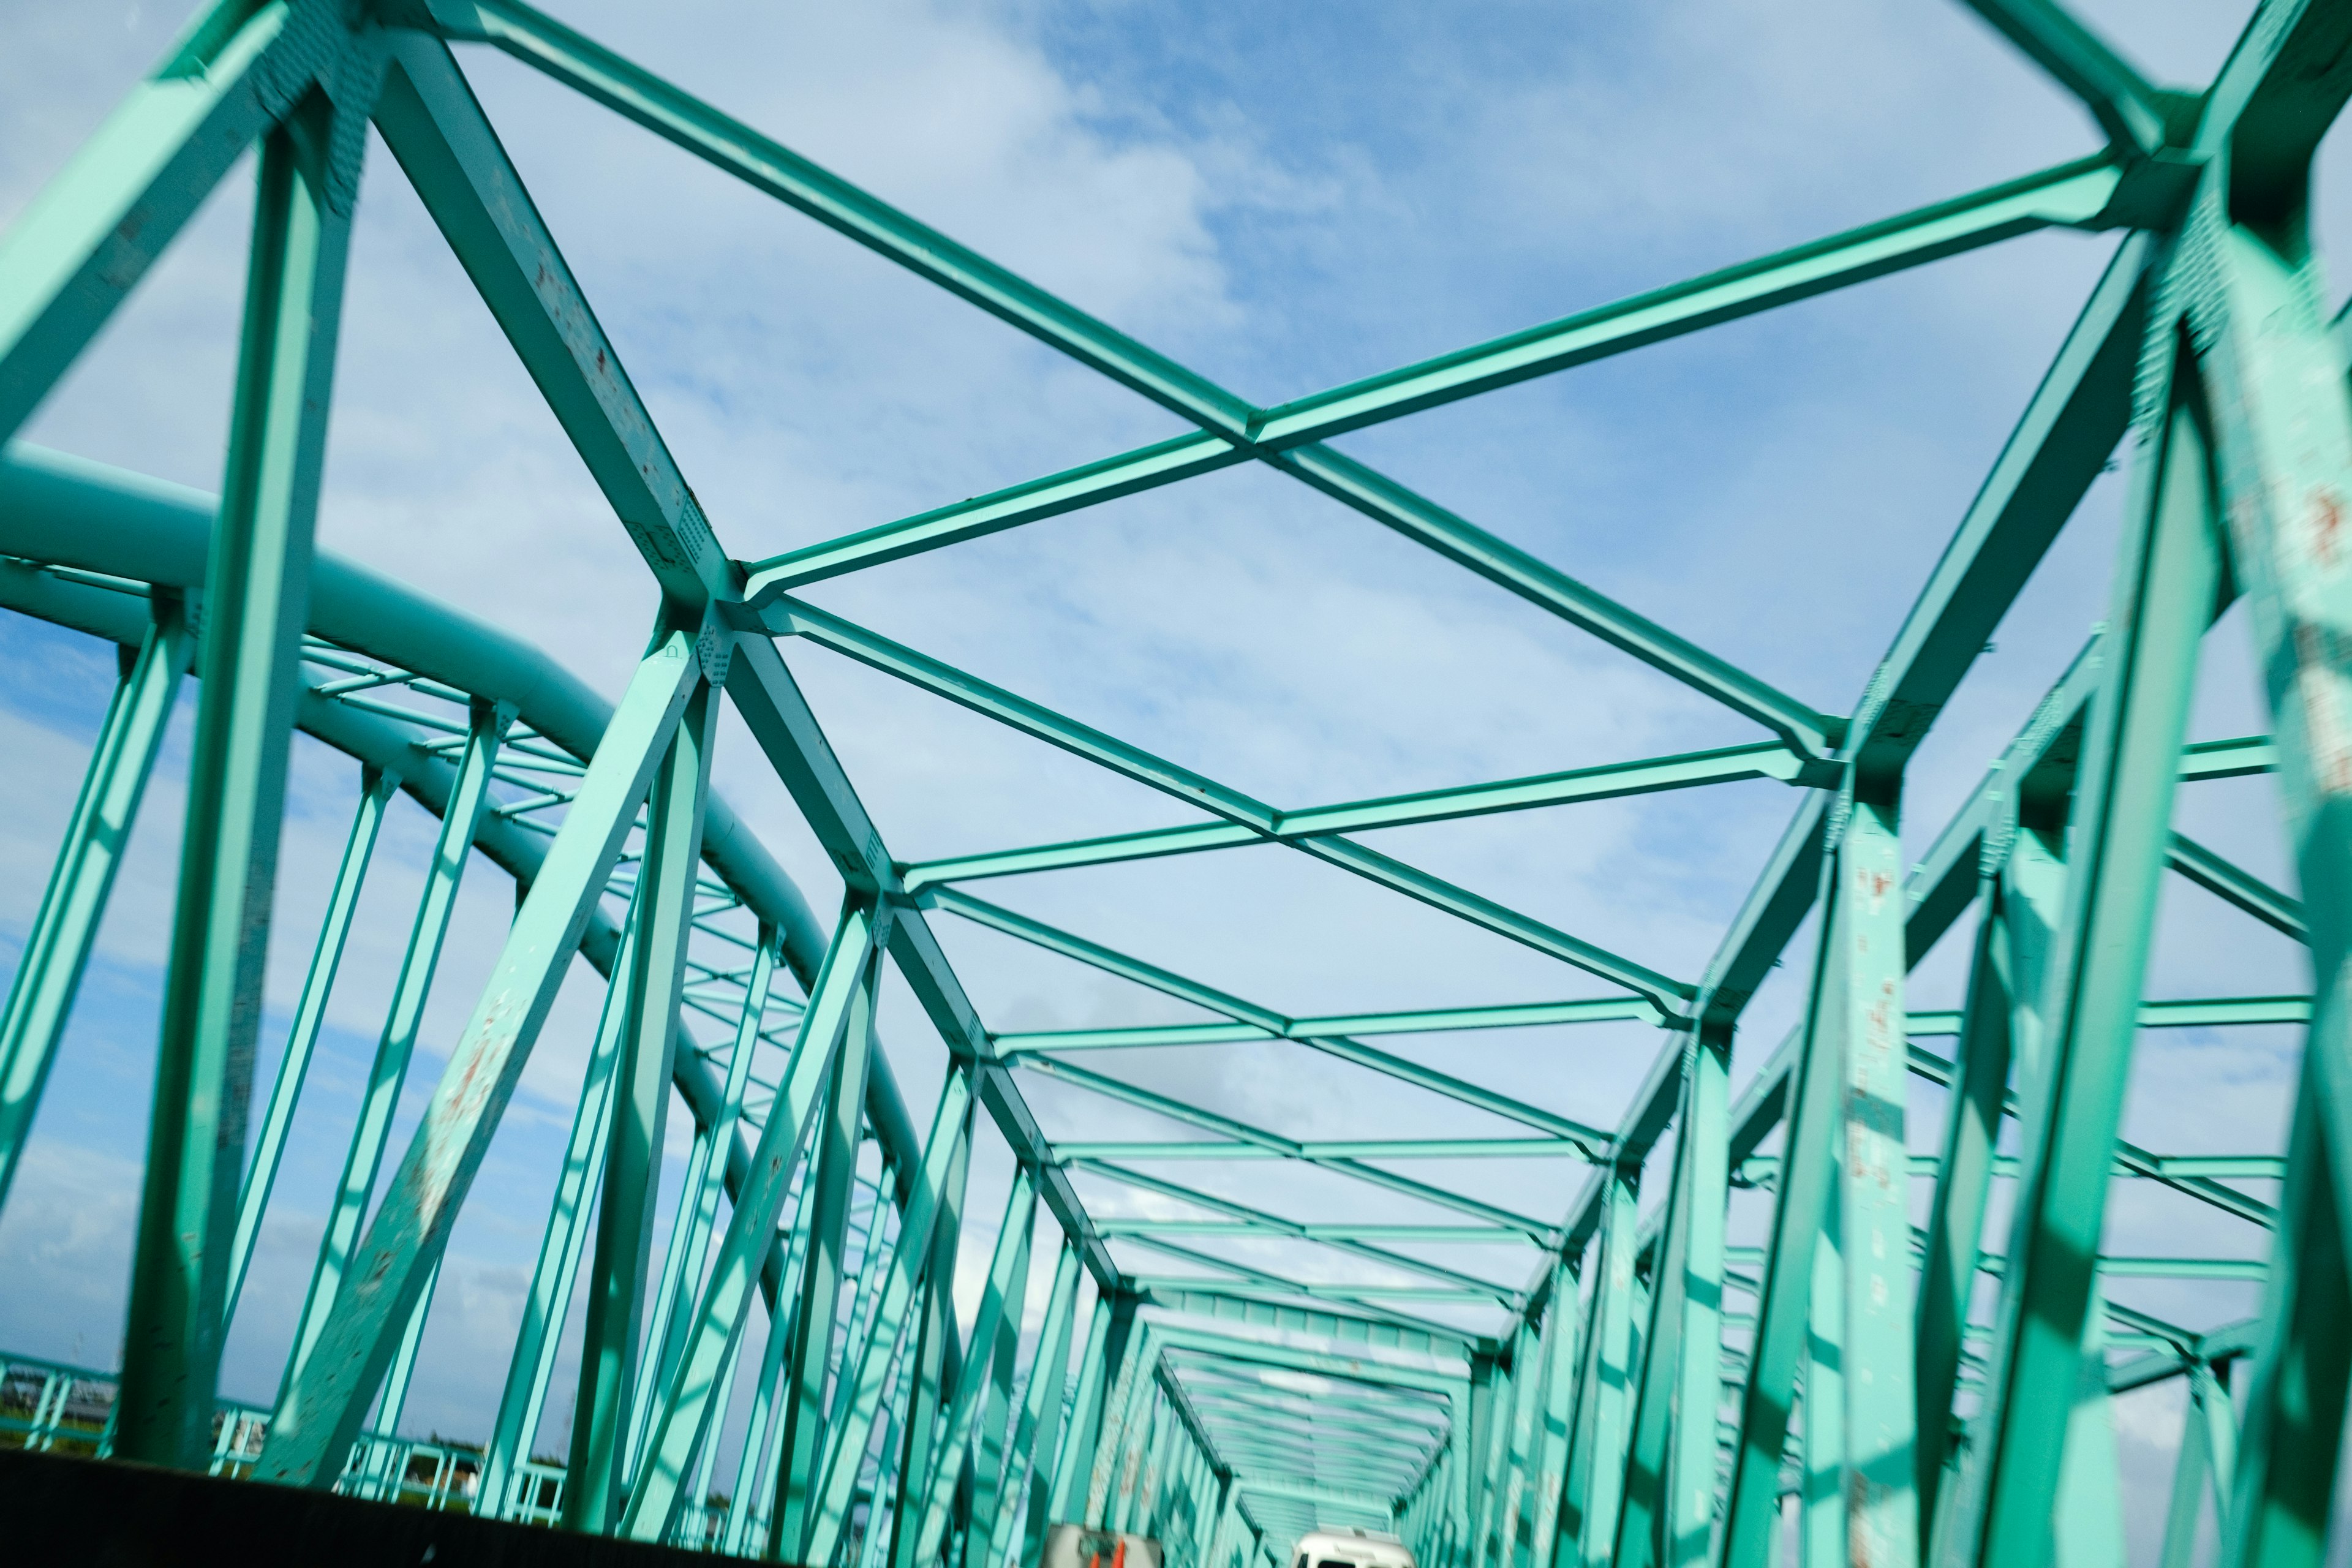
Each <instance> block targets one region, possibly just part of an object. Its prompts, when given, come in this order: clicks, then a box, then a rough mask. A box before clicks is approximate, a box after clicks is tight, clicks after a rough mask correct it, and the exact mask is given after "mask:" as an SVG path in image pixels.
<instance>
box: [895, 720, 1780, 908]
mask: <svg viewBox="0 0 2352 1568" xmlns="http://www.w3.org/2000/svg"><path fill="white" fill-rule="evenodd" d="M1802 763H1803V759H1801V758H1800V757H1797V756H1794V755H1792V754H1791V753H1790V751H1789V749H1788V748H1787V747H1786V746H1784V745H1782V744H1780V743H1779V742H1772V741H1763V742H1757V743H1755V744H1752V745H1746V746H1727V747H1724V748H1722V749H1720V750H1717V751H1712V752H1687V753H1685V754H1684V755H1681V756H1675V757H1656V758H1651V759H1648V760H1645V761H1643V762H1636V763H1611V764H1608V765H1606V766H1602V767H1595V768H1574V769H1570V770H1569V771H1567V772H1565V773H1541V774H1538V775H1536V776H1535V777H1532V778H1523V779H1509V780H1506V781H1504V782H1502V783H1499V784H1463V785H1459V786H1457V787H1455V788H1452V789H1438V790H1423V791H1421V792H1419V793H1417V794H1413V795H1386V796H1382V797H1381V798H1379V799H1376V800H1358V801H1346V802H1342V803H1340V804H1339V805H1316V806H1307V807H1304V808H1302V809H1299V810H1296V811H1282V810H1274V811H1273V812H1272V816H1273V822H1272V825H1271V826H1270V827H1269V828H1267V829H1266V830H1265V831H1263V832H1260V831H1256V830H1255V829H1254V828H1253V827H1252V826H1250V825H1248V824H1245V823H1242V822H1202V823H1193V824H1190V825H1188V826H1182V827H1160V828H1151V829H1148V830H1146V831H1144V832H1141V833H1121V834H1115V835H1113V836H1111V837H1107V838H1083V839H1076V840H1074V841H1072V842H1070V843H1066V844H1045V845H1039V846H1037V847H1034V848H1026V849H1004V850H999V851H997V852H995V853H993V854H987V855H964V856H959V857H957V858H953V859H949V860H926V861H920V862H918V863H916V864H914V865H911V866H906V867H901V868H899V878H900V880H901V882H902V883H903V884H904V886H905V887H906V889H907V890H908V892H910V893H914V892H920V891H921V890H922V889H925V888H927V887H932V886H936V885H938V884H940V883H946V882H969V881H977V880H980V879H984V878H989V877H1020V876H1027V875H1031V874H1033V873H1035V872H1039V871H1058V870H1065V869H1068V868H1073V867H1078V866H1106V865H1113V864H1116V863H1118V862H1120V861H1127V860H1148V859H1153V858H1159V857H1160V856H1166V855H1191V854H1197V853H1199V852H1201V851H1203V850H1210V849H1231V848H1237V847H1242V846H1244V845H1251V844H1263V843H1265V842H1267V841H1268V840H1270V839H1280V840H1287V839H1296V838H1309V837H1318V836H1319V835H1323V834H1331V833H1369V832H1371V831H1373V830H1375V829H1377V828H1382V827H1405V826H1414V825H1417V824H1420V823H1426V822H1452V821H1456V820H1459V819H1461V818H1463V817H1468V816H1486V815H1489V814H1492V813H1496V812H1510V811H1533V810H1539V809H1542V808H1544V807H1547V806H1554V805H1573V804H1576V803H1579V802H1583V801H1592V800H1616V799H1622V798H1623V797H1624V796H1627V795H1651V794H1655V793H1657V792H1660V791H1664V790H1677V789H1694V788H1698V787H1701V786H1703V785H1706V784H1730V783H1736V782H1738V781H1741V780H1745V779H1765V778H1769V779H1779V780H1780V781H1781V782H1782V783H1791V782H1794V781H1795V780H1797V779H1798V777H1799V776H1800V774H1801V772H1802Z"/></svg>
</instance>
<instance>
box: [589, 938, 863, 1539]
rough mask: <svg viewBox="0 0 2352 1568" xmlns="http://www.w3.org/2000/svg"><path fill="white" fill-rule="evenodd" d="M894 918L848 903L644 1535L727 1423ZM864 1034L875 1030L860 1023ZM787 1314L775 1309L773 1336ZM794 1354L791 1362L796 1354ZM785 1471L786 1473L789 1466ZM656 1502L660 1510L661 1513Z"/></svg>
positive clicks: (717, 1272)
mask: <svg viewBox="0 0 2352 1568" xmlns="http://www.w3.org/2000/svg"><path fill="white" fill-rule="evenodd" d="M888 919H889V911H888V910H887V908H884V909H880V910H877V909H875V908H873V907H871V906H869V905H868V904H866V902H865V901H863V900H860V899H858V898H856V897H855V896H853V897H851V898H849V899H847V900H845V901H844V904H843V908H842V912H841V921H840V923H839V924H838V925H837V926H835V929H834V934H833V942H832V944H831V946H829V947H828V948H827V949H826V951H825V955H824V964H823V965H822V966H821V967H820V968H819V969H818V971H817V976H816V980H815V982H814V985H813V986H812V987H811V989H810V993H809V998H808V1005H807V1006H806V1008H805V1009H804V1010H803V1012H802V1014H801V1022H800V1028H799V1030H798V1032H797V1033H796V1034H795V1035H794V1037H793V1049H792V1055H791V1057H790V1058H789V1059H788V1060H787V1061H786V1063H785V1066H784V1076H783V1079H782V1082H781V1083H780V1084H779V1085H778V1086H777V1089H776V1091H775V1093H774V1094H773V1095H772V1096H771V1097H770V1099H769V1102H768V1112H767V1121H766V1122H765V1124H764V1125H762V1126H761V1129H760V1142H759V1147H758V1148H756V1149H754V1150H753V1151H752V1153H751V1173H750V1178H749V1179H748V1180H746V1181H745V1182H744V1183H743V1184H742V1185H741V1187H740V1189H739V1190H738V1191H737V1193H736V1194H735V1206H734V1209H733V1211H732V1212H731V1213H730V1215H728V1219H727V1235H726V1238H725V1240H723V1241H722V1242H721V1243H720V1244H719V1256H718V1258H717V1259H716V1260H715V1261H714V1262H713V1264H712V1265H711V1268H710V1278H709V1281H708V1282H707V1283H705V1284H704V1286H703V1288H702V1294H701V1297H700V1298H699V1300H698V1301H697V1302H696V1305H695V1311H694V1322H693V1326H692V1328H691V1329H690V1330H689V1331H688V1335H687V1339H686V1347H685V1350H684V1351H683V1352H681V1354H680V1355H679V1357H678V1364H677V1372H676V1373H675V1374H673V1375H672V1377H671V1378H670V1381H669V1384H668V1385H667V1388H666V1389H665V1390H664V1392H663V1397H662V1408H661V1414H660V1415H659V1416H658V1417H657V1419H656V1425H655V1427H654V1435H653V1438H652V1442H651V1445H650V1447H649V1452H650V1453H651V1454H652V1455H653V1456H654V1457H655V1458H654V1464H653V1468H651V1469H650V1470H649V1471H648V1475H649V1477H650V1478H652V1479H651V1480H650V1481H649V1482H648V1483H647V1484H646V1485H645V1486H643V1487H642V1488H641V1491H642V1492H643V1494H644V1495H643V1497H642V1498H641V1499H636V1500H632V1502H631V1510H632V1515H633V1517H634V1518H635V1521H637V1522H636V1528H638V1529H646V1528H656V1531H657V1532H658V1527H659V1526H660V1525H661V1524H662V1522H663V1521H665V1520H666V1519H667V1510H668V1506H669V1502H670V1501H671V1500H672V1498H673V1497H674V1495H675V1494H674V1493H672V1492H667V1491H663V1493H662V1495H661V1496H659V1497H658V1499H657V1498H656V1491H657V1490H660V1489H667V1488H668V1487H670V1486H672V1485H673V1484H674V1481H675V1479H677V1478H680V1477H681V1476H682V1474H683V1467H684V1461H685V1459H686V1458H688V1456H690V1455H691V1454H692V1453H693V1452H694V1451H695V1449H696V1448H697V1447H698V1446H699V1445H700V1444H701V1443H702V1442H703V1441H704V1440H705V1439H706V1437H707V1436H708V1428H709V1426H711V1425H713V1424H715V1423H716V1421H717V1419H718V1415H719V1412H718V1411H717V1409H716V1408H715V1405H714V1404H713V1394H714V1393H715V1391H716V1389H717V1385H718V1381H719V1373H720V1370H721V1369H722V1368H723V1367H724V1366H725V1364H726V1362H727V1358H728V1357H729V1356H730V1355H731V1354H733V1353H734V1346H735V1342H736V1341H737V1339H739V1338H740V1336H741V1334H742V1331H743V1321H744V1319H745V1317H746V1315H747V1314H748V1313H749V1312H750V1311H751V1296H752V1294H753V1291H754V1289H755V1288H756V1287H757V1284H758V1281H759V1279H760V1273H761V1269H762V1268H764V1267H765V1265H766V1262H767V1259H768V1257H769V1255H770V1253H771V1251H772V1249H773V1247H774V1241H775V1228H776V1221H777V1218H778V1216H779V1215H781V1213H782V1208H783V1204H784V1198H785V1195H786V1194H787V1193H788V1192H789V1191H790V1190H791V1187H792V1184H793V1175H794V1173H795V1172H796V1171H797V1170H798V1169H799V1168H800V1166H801V1158H800V1153H801V1146H802V1143H803V1140H804V1139H805V1138H806V1137H807V1136H808V1131H809V1124H810V1121H811V1120H812V1116H813V1112H814V1110H816V1106H817V1101H818V1100H819V1099H820V1098H821V1092H820V1091H822V1090H823V1089H824V1088H825V1086H826V1085H828V1084H829V1083H831V1082H833V1080H834V1078H835V1071H834V1069H835V1066H836V1064H837V1061H838V1058H839V1057H840V1054H841V1052H842V1050H843V1048H844V1047H843V1040H844V1038H845V1036H846V1035H847V1034H848V1033H849V1032H850V1029H851V1025H852V1016H853V1014H855V1015H856V1016H857V1017H858V1018H859V1019H861V1020H862V1019H863V1018H865V1017H866V1014H865V1012H864V1008H865V1006H866V1003H865V1001H864V1000H863V999H864V998H866V996H867V994H868V993H867V989H866V983H867V980H868V978H869V974H870V970H871V966H872V965H873V964H874V963H876V962H877V957H876V953H877V942H878V941H879V940H881V939H882V938H883V937H884V935H885V933H887V921H888ZM858 1026H859V1027H860V1028H864V1027H866V1025H865V1024H863V1023H862V1022H861V1023H860V1024H859V1025H858ZM816 1187H817V1181H816V1177H815V1175H814V1173H812V1174H811V1175H810V1176H809V1177H808V1179H807V1181H806V1182H805V1183H804V1184H803V1187H802V1191H801V1197H800V1205H799V1220H800V1222H801V1223H800V1226H799V1228H801V1229H803V1230H809V1231H810V1232H811V1234H812V1235H814V1229H813V1226H814V1222H815V1221H816V1220H817V1219H818V1218H819V1215H818V1214H817V1203H816ZM810 1257H814V1247H808V1248H807V1256H806V1257H804V1258H803V1260H802V1262H801V1264H800V1267H799V1268H797V1270H795V1273H796V1274H797V1275H798V1276H799V1277H801V1278H803V1279H804V1278H805V1277H806V1275H807V1274H808V1272H809V1268H810V1267H811V1265H810V1263H809V1262H808V1258H810ZM777 1289H778V1290H779V1291H791V1292H793V1293H794V1298H795V1299H796V1300H797V1299H798V1298H799V1296H800V1295H803V1294H804V1292H800V1291H795V1289H794V1285H793V1280H791V1279H784V1280H780V1281H779V1282H778V1285H777ZM781 1311H782V1308H781V1307H780V1306H778V1305H775V1304H773V1303H772V1306H771V1311H770V1321H771V1324H773V1322H774V1321H775V1318H776V1316H777V1315H778V1313H779V1312H781ZM796 1317H797V1313H796V1312H794V1313H792V1314H787V1315H785V1316H784V1318H783V1322H784V1334H785V1340H786V1344H787V1346H788V1347H789V1346H790V1345H791V1344H793V1343H795V1342H797V1338H796V1336H797V1334H798V1326H797V1324H796V1322H795V1319H796ZM771 1331H773V1329H772V1328H771ZM786 1353H787V1356H788V1357H789V1354H790V1351H789V1348H788V1349H787V1352H786ZM790 1396H791V1391H790V1390H789V1388H787V1387H783V1386H780V1387H779V1388H778V1391H777V1393H776V1395H775V1399H774V1400H773V1401H772V1402H771V1405H770V1411H771V1415H770V1424H771V1426H773V1427H774V1428H775V1430H776V1437H777V1440H778V1443H779V1449H778V1451H779V1453H781V1452H782V1448H781V1442H782V1437H783V1436H784V1415H785V1413H784V1412H783V1411H781V1410H779V1409H777V1404H778V1403H780V1402H782V1401H785V1400H787V1399H788V1398H789V1397H790ZM777 1464H778V1465H779V1466H781V1464H782V1460H781V1459H779V1460H778V1461H777ZM655 1483H658V1486H656V1484H655ZM656 1501H658V1504H659V1506H658V1507H656V1506H655V1505H656ZM649 1521H650V1522H649ZM772 1524H773V1521H771V1528H772Z"/></svg>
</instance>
